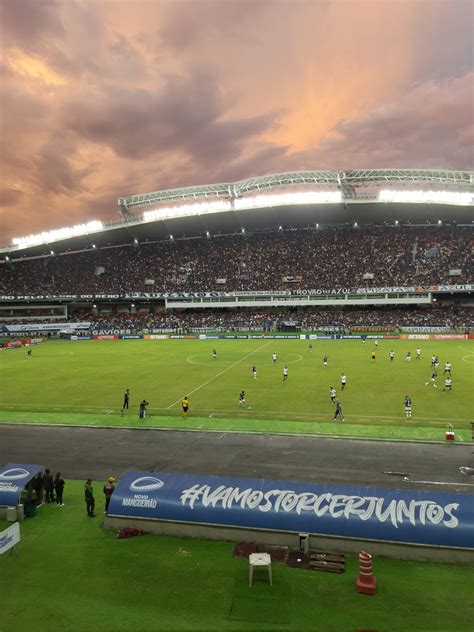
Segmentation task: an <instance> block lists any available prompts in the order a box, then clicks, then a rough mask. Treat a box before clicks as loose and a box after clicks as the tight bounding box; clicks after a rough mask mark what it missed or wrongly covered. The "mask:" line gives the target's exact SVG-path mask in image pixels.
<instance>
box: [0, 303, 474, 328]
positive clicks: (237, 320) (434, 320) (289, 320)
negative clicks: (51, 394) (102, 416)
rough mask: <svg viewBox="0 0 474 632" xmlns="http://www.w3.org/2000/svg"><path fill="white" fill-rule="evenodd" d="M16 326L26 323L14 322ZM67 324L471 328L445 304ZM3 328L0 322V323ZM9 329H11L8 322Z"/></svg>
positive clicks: (473, 324)
mask: <svg viewBox="0 0 474 632" xmlns="http://www.w3.org/2000/svg"><path fill="white" fill-rule="evenodd" d="M15 322H16V323H18V324H19V323H21V322H27V321H15ZM69 322H77V323H80V322H89V323H91V324H90V330H109V329H120V330H130V331H131V332H140V331H143V330H148V331H150V330H155V329H167V330H173V331H181V332H187V331H191V330H193V329H200V328H209V329H218V330H220V329H222V330H227V331H233V330H239V329H244V330H248V329H255V330H259V331H261V330H263V331H273V330H283V329H285V328H288V327H296V328H297V329H298V330H301V331H310V330H318V329H319V330H324V329H329V328H332V329H340V330H346V329H351V328H354V327H358V326H363V327H377V326H381V327H390V328H392V329H398V328H399V327H407V326H417V327H419V326H427V327H446V326H448V327H456V328H468V329H471V328H474V306H471V307H468V306H463V305H446V306H443V307H429V306H423V307H399V308H384V307H367V308H363V309H361V308H359V307H357V308H356V307H346V308H336V307H333V308H314V307H300V308H298V309H291V308H289V309H286V310H285V309H278V308H274V309H269V310H265V311H263V309H262V308H259V309H253V310H252V309H249V308H239V309H207V310H183V311H178V310H171V311H168V312H164V311H160V312H157V313H150V312H149V311H146V312H145V311H142V312H139V313H137V314H130V313H127V312H118V313H112V312H111V311H103V312H102V313H100V314H98V313H97V312H96V311H94V312H87V311H76V312H75V313H74V314H73V315H72V316H70V318H69ZM0 324H1V318H0ZM8 324H12V323H11V322H10V323H8Z"/></svg>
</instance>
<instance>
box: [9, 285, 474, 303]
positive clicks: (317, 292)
mask: <svg viewBox="0 0 474 632" xmlns="http://www.w3.org/2000/svg"><path fill="white" fill-rule="evenodd" d="M473 290H474V284H471V285H469V284H456V285H430V286H427V287H420V286H414V285H410V286H383V287H337V288H331V287H326V288H311V289H302V290H247V291H245V290H242V291H236V292H219V291H207V292H206V291H203V292H125V293H121V294H10V295H0V302H11V301H45V300H48V301H51V300H61V301H63V300H88V301H100V300H102V299H105V300H146V301H150V300H154V299H155V300H165V299H170V300H186V299H190V298H219V297H221V296H226V297H231V298H232V297H246V296H249V297H258V296H274V297H276V298H277V297H279V296H293V297H298V296H303V297H306V296H333V295H345V294H418V295H419V294H428V292H443V293H448V292H449V293H454V292H472V291H473Z"/></svg>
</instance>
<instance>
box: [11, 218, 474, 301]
mask: <svg viewBox="0 0 474 632" xmlns="http://www.w3.org/2000/svg"><path fill="white" fill-rule="evenodd" d="M473 245H474V231H473V229H471V228H469V227H453V226H440V227H433V226H431V227H399V228H397V227H371V228H347V227H340V228H325V229H321V230H316V229H313V230H308V229H305V230H303V229H300V230H282V231H272V232H266V233H255V234H245V235H231V236H223V237H212V238H210V239H206V238H202V239H201V238H199V239H178V240H175V241H169V240H168V241H167V242H155V243H142V244H139V245H136V246H134V245H133V244H127V245H123V246H118V247H109V248H102V249H96V250H90V251H87V252H80V253H73V254H56V255H55V256H48V257H45V258H40V259H35V260H24V261H13V262H11V263H10V264H8V265H1V266H0V293H4V294H8V295H11V294H19V295H21V294H44V293H68V294H77V293H84V294H88V293H98V294H101V293H111V294H119V293H125V292H147V291H148V292H175V291H178V292H187V291H189V292H191V291H211V290H218V291H241V290H282V289H285V290H288V289H290V290H294V289H297V288H302V289H303V288H305V289H331V288H356V287H382V286H405V285H417V286H418V285H419V286H425V287H426V286H429V285H432V284H454V283H472V282H473V264H472V261H473V257H472V254H473ZM453 270H458V271H460V273H458V274H453V273H452V271H453ZM367 275H369V277H370V278H369V277H368V276H367ZM288 277H291V278H292V279H291V281H290V280H289V279H288ZM223 280H225V281H223Z"/></svg>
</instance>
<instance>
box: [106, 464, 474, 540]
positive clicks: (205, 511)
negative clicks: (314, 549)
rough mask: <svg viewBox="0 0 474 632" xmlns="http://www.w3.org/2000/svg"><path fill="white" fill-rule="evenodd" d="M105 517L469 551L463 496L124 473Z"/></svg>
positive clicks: (472, 526)
mask: <svg viewBox="0 0 474 632" xmlns="http://www.w3.org/2000/svg"><path fill="white" fill-rule="evenodd" d="M109 516H126V517H130V518H148V519H154V520H170V521H180V522H189V523H196V524H210V525H222V526H234V527H247V528H255V529H269V530H273V531H286V532H294V533H310V534H321V535H328V536H342V537H351V538H358V539H364V540H365V539H370V540H384V541H392V542H407V543H413V544H428V545H437V546H449V547H460V548H470V549H474V503H473V502H472V496H470V495H468V494H447V493H438V492H433V493H432V492H425V491H412V490H406V491H405V490H404V491H402V490H399V489H386V488H375V487H374V488H371V487H365V486H364V487H352V486H348V485H329V484H324V485H322V484H311V483H294V482H288V481H273V480H261V479H247V478H228V477H220V476H199V475H185V474H169V473H164V472H126V473H125V474H124V475H123V477H122V478H121V480H120V482H119V484H118V485H117V487H116V489H115V491H114V493H113V495H112V499H111V502H110V506H109Z"/></svg>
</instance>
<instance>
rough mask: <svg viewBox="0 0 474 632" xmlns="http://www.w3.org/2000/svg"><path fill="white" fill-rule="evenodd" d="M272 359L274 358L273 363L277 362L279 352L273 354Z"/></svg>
mask: <svg viewBox="0 0 474 632" xmlns="http://www.w3.org/2000/svg"><path fill="white" fill-rule="evenodd" d="M272 360H273V364H276V361H277V354H276V353H273V354H272Z"/></svg>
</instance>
